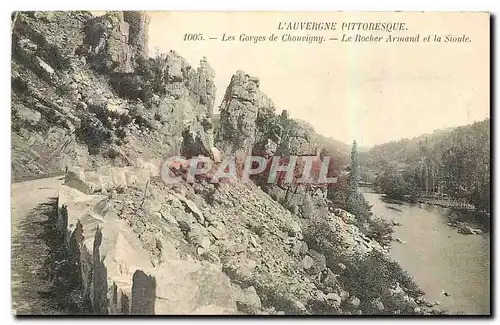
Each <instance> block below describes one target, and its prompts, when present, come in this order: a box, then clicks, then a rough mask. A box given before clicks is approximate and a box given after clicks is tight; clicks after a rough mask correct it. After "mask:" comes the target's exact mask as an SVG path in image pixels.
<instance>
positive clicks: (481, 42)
mask: <svg viewBox="0 0 500 325" xmlns="http://www.w3.org/2000/svg"><path fill="white" fill-rule="evenodd" d="M148 14H149V16H150V19H151V21H150V25H149V50H150V55H154V54H155V53H156V52H157V51H159V52H168V51H169V50H175V51H176V52H177V53H178V54H179V55H181V56H183V57H184V58H185V59H186V60H187V61H188V62H189V63H190V64H191V65H193V66H195V67H196V66H198V65H199V61H200V59H201V58H203V57H206V58H207V60H208V62H209V63H210V65H211V66H212V67H213V68H214V70H215V73H216V76H215V84H216V87H217V97H216V104H215V106H216V107H215V108H214V110H215V111H217V110H218V107H219V105H220V103H221V101H222V97H223V95H224V93H225V90H226V87H227V85H228V84H229V81H230V79H231V76H232V75H233V74H234V73H235V72H236V71H237V70H243V71H245V72H246V73H248V74H250V75H252V76H256V77H258V78H259V79H260V89H261V90H262V91H263V92H264V93H266V94H267V95H268V96H269V97H270V98H271V99H272V100H273V102H274V104H275V106H276V108H277V110H278V112H279V111H281V110H284V109H286V110H288V111H289V112H290V115H291V116H292V117H294V118H298V119H302V120H305V121H308V122H309V123H310V124H312V125H313V126H314V128H315V130H316V131H317V132H318V133H321V134H323V135H325V136H329V137H332V138H334V139H337V140H340V141H343V142H345V143H352V141H353V140H356V141H357V142H358V144H359V145H361V146H372V145H375V144H380V143H385V142H388V141H392V140H398V139H401V138H411V137H415V136H418V135H421V134H424V133H430V132H432V131H434V130H436V129H442V128H447V127H453V126H459V125H465V124H470V123H473V122H475V121H479V120H484V119H485V118H488V117H489V111H490V104H489V98H490V96H489V87H490V85H489V73H490V68H489V17H488V15H487V14H485V13H431V12H427V13H420V12H412V13H409V12H406V13H401V12H399V13H397V12H386V13H359V12H358V13H347V12H330V13H328V12H310V13H298V12H295V13H293V12H288V13H283V12H281V13H280V12H254V13H242V12H233V13H230V12H149V13H148ZM287 21H312V22H322V21H328V22H330V21H334V22H337V24H338V28H339V27H340V24H341V23H342V22H385V21H388V22H404V23H405V26H406V28H407V30H405V31H402V32H399V34H397V35H401V36H415V35H417V34H420V37H421V39H422V38H423V37H424V36H427V35H434V34H436V35H440V36H445V35H449V34H453V35H454V36H461V35H462V34H465V35H466V36H468V37H469V38H470V40H471V41H470V42H469V43H423V42H419V43H405V44H402V43H386V42H381V43H352V42H351V43H344V42H341V41H340V39H341V38H342V34H344V32H343V31H341V30H335V31H320V32H318V31H291V32H290V33H291V34H293V35H307V34H309V35H323V36H325V37H337V38H339V40H338V41H326V42H324V43H322V44H317V43H312V44H308V43H289V42H287V43H284V42H276V43H273V42H258V43H252V42H240V41H238V39H239V37H240V35H241V34H245V35H251V36H267V37H268V36H269V35H271V34H273V33H274V34H275V35H282V34H284V33H287V32H286V31H282V30H278V23H279V22H287ZM186 33H203V34H204V35H205V37H206V38H208V37H217V39H216V40H208V39H207V40H205V41H184V39H183V38H184V35H185V34H186ZM345 33H346V34H347V35H351V36H355V35H354V34H356V33H362V34H363V35H369V34H373V35H375V36H376V35H379V36H385V37H386V36H387V33H386V32H377V31H373V32H370V31H368V32H366V31H365V32H352V31H351V32H345ZM223 34H226V35H232V36H235V38H236V41H232V42H230V41H227V42H223V41H222V40H221V38H222V35H223Z"/></svg>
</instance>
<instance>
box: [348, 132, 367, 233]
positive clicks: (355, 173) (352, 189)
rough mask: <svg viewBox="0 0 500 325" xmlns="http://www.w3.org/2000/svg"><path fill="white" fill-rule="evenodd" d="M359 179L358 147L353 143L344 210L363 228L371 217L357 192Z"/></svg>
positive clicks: (361, 196) (365, 202)
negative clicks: (353, 216)
mask: <svg viewBox="0 0 500 325" xmlns="http://www.w3.org/2000/svg"><path fill="white" fill-rule="evenodd" d="M360 179H361V177H360V168H359V154H358V146H357V143H356V141H353V143H352V149H351V164H350V170H349V178H348V187H347V197H346V202H345V204H346V210H347V211H349V212H350V213H352V214H353V215H355V216H356V220H357V221H358V226H359V227H360V228H363V227H364V223H365V222H366V221H368V219H369V218H370V216H371V211H370V209H371V207H370V205H369V204H368V202H367V201H366V200H365V197H364V196H363V194H362V193H361V192H360V191H359V188H358V184H359V181H360Z"/></svg>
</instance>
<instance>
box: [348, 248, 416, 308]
mask: <svg viewBox="0 0 500 325" xmlns="http://www.w3.org/2000/svg"><path fill="white" fill-rule="evenodd" d="M341 279H342V282H343V284H344V287H345V288H346V289H347V290H348V291H349V292H350V294H351V295H355V296H356V297H358V298H359V299H360V300H361V304H360V306H359V308H360V309H361V310H362V311H363V313H364V314H380V313H383V314H392V313H393V312H395V311H396V310H399V311H400V312H401V313H402V314H414V313H415V312H414V310H413V308H412V306H411V305H410V304H409V303H406V302H405V301H404V300H403V299H402V298H401V297H400V296H395V295H392V294H391V293H390V292H389V289H390V288H391V287H393V288H394V287H396V286H397V284H398V283H399V285H400V286H401V288H402V289H403V290H404V291H405V292H406V293H407V294H408V295H409V296H410V297H413V298H415V297H418V296H420V295H422V294H423V291H422V290H421V289H420V288H419V287H418V285H417V284H415V282H414V281H413V279H412V278H411V276H409V275H408V273H407V272H406V271H404V270H403V269H402V268H401V266H400V265H399V264H398V263H397V262H394V261H391V260H390V259H389V258H388V257H387V256H385V255H384V254H382V253H380V252H378V251H373V252H372V253H370V254H369V255H367V256H365V257H358V258H357V259H354V260H352V261H350V263H349V265H347V269H346V271H345V273H344V274H343V275H342V276H341ZM374 299H380V300H381V301H382V303H383V304H384V307H385V308H384V310H383V311H379V310H376V309H374V308H373V306H372V305H371V303H370V302H371V301H372V300H374Z"/></svg>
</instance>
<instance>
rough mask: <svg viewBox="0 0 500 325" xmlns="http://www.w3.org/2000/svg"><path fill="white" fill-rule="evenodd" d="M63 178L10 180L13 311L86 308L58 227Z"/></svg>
mask: <svg viewBox="0 0 500 325" xmlns="http://www.w3.org/2000/svg"><path fill="white" fill-rule="evenodd" d="M62 182H63V177H61V176H58V177H50V178H43V179H37V180H31V181H25V182H20V183H14V184H12V193H11V200H12V201H11V203H12V217H11V230H12V242H11V243H12V246H11V271H12V273H11V280H12V287H11V289H12V291H11V293H12V310H13V313H14V314H17V315H26V314H29V315H45V314H75V313H84V312H83V310H85V308H84V307H83V305H82V304H83V303H81V297H79V296H78V295H79V291H78V290H77V284H75V283H71V281H68V280H67V279H68V278H70V277H67V276H66V274H67V273H68V272H69V268H68V266H67V262H66V260H65V250H64V245H63V243H62V236H61V234H60V233H58V232H57V231H56V230H55V221H56V218H57V199H56V198H57V193H58V189H59V187H60V185H61V184H62Z"/></svg>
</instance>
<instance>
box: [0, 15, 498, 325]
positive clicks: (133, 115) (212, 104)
mask: <svg viewBox="0 0 500 325" xmlns="http://www.w3.org/2000/svg"><path fill="white" fill-rule="evenodd" d="M491 22H492V20H491V17H490V14H489V13H488V12H479V11H476V12H467V11H461V12H458V11H457V12H451V11H449V12H432V11H425V12H423V11H418V12H417V11H414V12H410V11H394V12H390V11H387V12H382V11H379V12H370V11H366V12H355V11H323V12H319V11H318V12H312V11H309V12H306V11H303V12H300V11H294V12H292V11H289V12H287V11H266V12H264V11H259V12H249V11H248V12H243V11H235V12H228V11H217V12H215V11H213V12H211V11H14V12H12V15H11V31H10V35H11V48H10V61H11V63H10V70H11V71H10V73H11V77H10V91H11V94H10V105H11V106H10V107H11V112H10V127H11V129H10V133H11V160H10V166H11V171H10V176H11V202H10V203H11V216H10V224H11V238H10V240H11V248H10V249H11V260H10V263H11V267H10V268H11V299H12V306H11V310H12V313H13V314H14V315H17V316H39V315H74V316H78V315H185V316H192V315H227V316H250V317H252V316H274V317H276V316H278V317H285V316H290V315H294V316H295V315H309V316H311V315H323V316H349V317H355V316H375V315H384V316H388V317H398V316H428V317H429V318H430V317H445V316H450V315H451V316H471V315H476V316H479V315H480V316H491V314H492V309H493V308H492V307H491V306H492V298H491V295H492V288H491V282H492V280H491V267H492V265H491V264H492V263H491V255H490V253H491V247H490V242H491V239H490V236H491V229H490V225H491V222H490V220H491V215H490V214H491V211H492V208H491V204H492V203H491V184H490V180H491V166H490V165H491V157H492V156H491V148H492V146H491V145H492V143H491V131H490V127H491V121H490V110H491V109H490V106H491V103H490V99H491V94H490V86H491V84H490V83H491V82H490V68H491V64H490V60H491V57H490V53H491V52H490V36H491V35H490V33H491V32H490V31H491V26H490V24H491ZM6 51H7V50H6Z"/></svg>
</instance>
